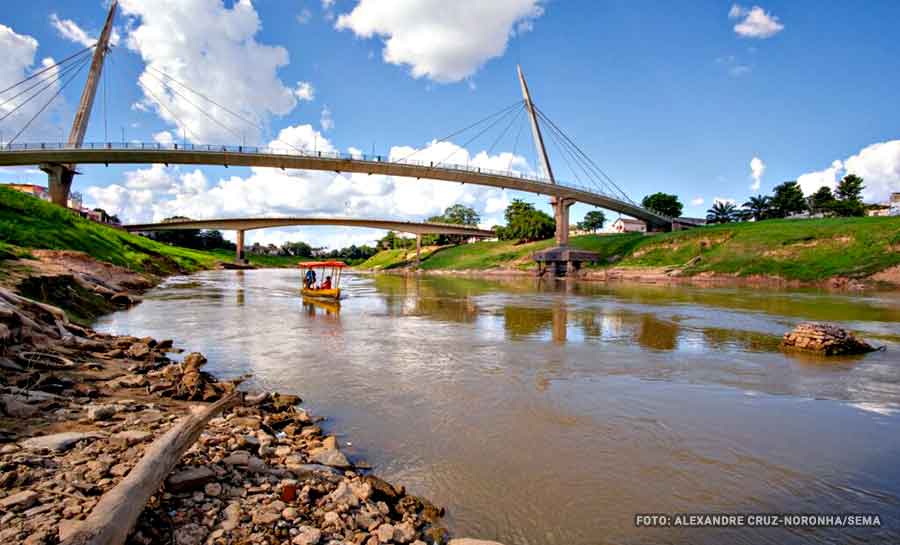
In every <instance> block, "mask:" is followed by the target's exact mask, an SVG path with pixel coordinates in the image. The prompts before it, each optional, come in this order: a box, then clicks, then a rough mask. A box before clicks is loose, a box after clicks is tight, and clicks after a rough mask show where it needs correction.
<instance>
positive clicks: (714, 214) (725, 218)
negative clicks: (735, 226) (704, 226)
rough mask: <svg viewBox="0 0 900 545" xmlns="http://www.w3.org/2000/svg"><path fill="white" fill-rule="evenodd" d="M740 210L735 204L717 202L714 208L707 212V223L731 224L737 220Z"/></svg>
mask: <svg viewBox="0 0 900 545" xmlns="http://www.w3.org/2000/svg"><path fill="white" fill-rule="evenodd" d="M737 214H738V209H737V206H735V205H734V203H731V202H723V201H716V202H715V203H713V205H712V208H710V209H709V210H707V211H706V222H707V223H731V222H733V221H734V220H735V219H737Z"/></svg>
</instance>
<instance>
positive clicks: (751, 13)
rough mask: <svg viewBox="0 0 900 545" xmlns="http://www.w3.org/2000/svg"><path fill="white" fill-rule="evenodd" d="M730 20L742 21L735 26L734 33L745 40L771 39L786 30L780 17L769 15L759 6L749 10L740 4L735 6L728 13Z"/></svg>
mask: <svg viewBox="0 0 900 545" xmlns="http://www.w3.org/2000/svg"><path fill="white" fill-rule="evenodd" d="M728 18H729V19H740V21H739V22H738V23H737V24H736V25H734V31H735V32H736V33H737V35H738V36H742V37H744V38H760V39H764V38H771V37H772V36H774V35H776V34H778V33H779V32H781V31H782V30H784V25H783V24H782V23H781V22H780V21H779V20H778V17H776V16H775V15H772V14H771V13H767V12H766V11H765V10H764V9H763V8H761V7H759V6H753V7H752V8H750V9H747V8H745V7H743V6H740V5H738V4H733V5H732V6H731V9H730V10H729V11H728Z"/></svg>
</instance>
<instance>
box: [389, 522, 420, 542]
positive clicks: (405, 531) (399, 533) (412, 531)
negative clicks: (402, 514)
mask: <svg viewBox="0 0 900 545" xmlns="http://www.w3.org/2000/svg"><path fill="white" fill-rule="evenodd" d="M415 537H416V527H415V526H413V525H412V523H411V522H409V521H405V522H401V523H400V524H396V525H394V541H396V542H397V543H409V542H410V541H412V540H413V539H415Z"/></svg>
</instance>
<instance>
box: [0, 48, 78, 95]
mask: <svg viewBox="0 0 900 545" xmlns="http://www.w3.org/2000/svg"><path fill="white" fill-rule="evenodd" d="M70 58H72V57H70ZM82 60H83V59H82ZM77 66H79V64H78V62H75V61H74V60H73V61H68V62H60V63H57V64H55V65H54V68H59V70H57V71H53V72H49V73H48V72H46V71H42V72H43V75H42V76H41V77H39V78H37V81H35V82H34V83H33V84H31V85H30V86H28V87H26V88H25V89H22V90H21V91H19V92H18V93H16V94H14V95H12V96H11V97H9V98H6V99H4V100H3V101H2V102H0V106H5V105H7V104H9V103H10V102H12V101H14V100H15V99H17V98H19V97H20V96H22V95H24V94H26V93H28V92H29V91H31V90H33V89H34V88H35V87H39V86H41V84H46V83H47V82H50V84H51V85H52V84H53V82H55V81H56V80H58V79H60V78H62V77H63V75H65V74H66V73H67V72H68V71H69V70H71V69H72V68H75V67H77ZM30 80H31V78H29V79H28V80H27V81H30ZM22 81H23V82H26V83H27V81H26V80H22ZM9 90H12V88H10V89H9ZM2 95H3V93H0V96H2Z"/></svg>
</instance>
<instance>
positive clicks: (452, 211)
mask: <svg viewBox="0 0 900 545" xmlns="http://www.w3.org/2000/svg"><path fill="white" fill-rule="evenodd" d="M443 218H444V223H453V224H455V225H478V222H480V221H481V217H480V216H479V215H478V212H476V211H475V209H474V208H469V207H468V206H465V205H462V204H454V205H453V206H450V207H448V208H447V209H446V210H444V215H443Z"/></svg>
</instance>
